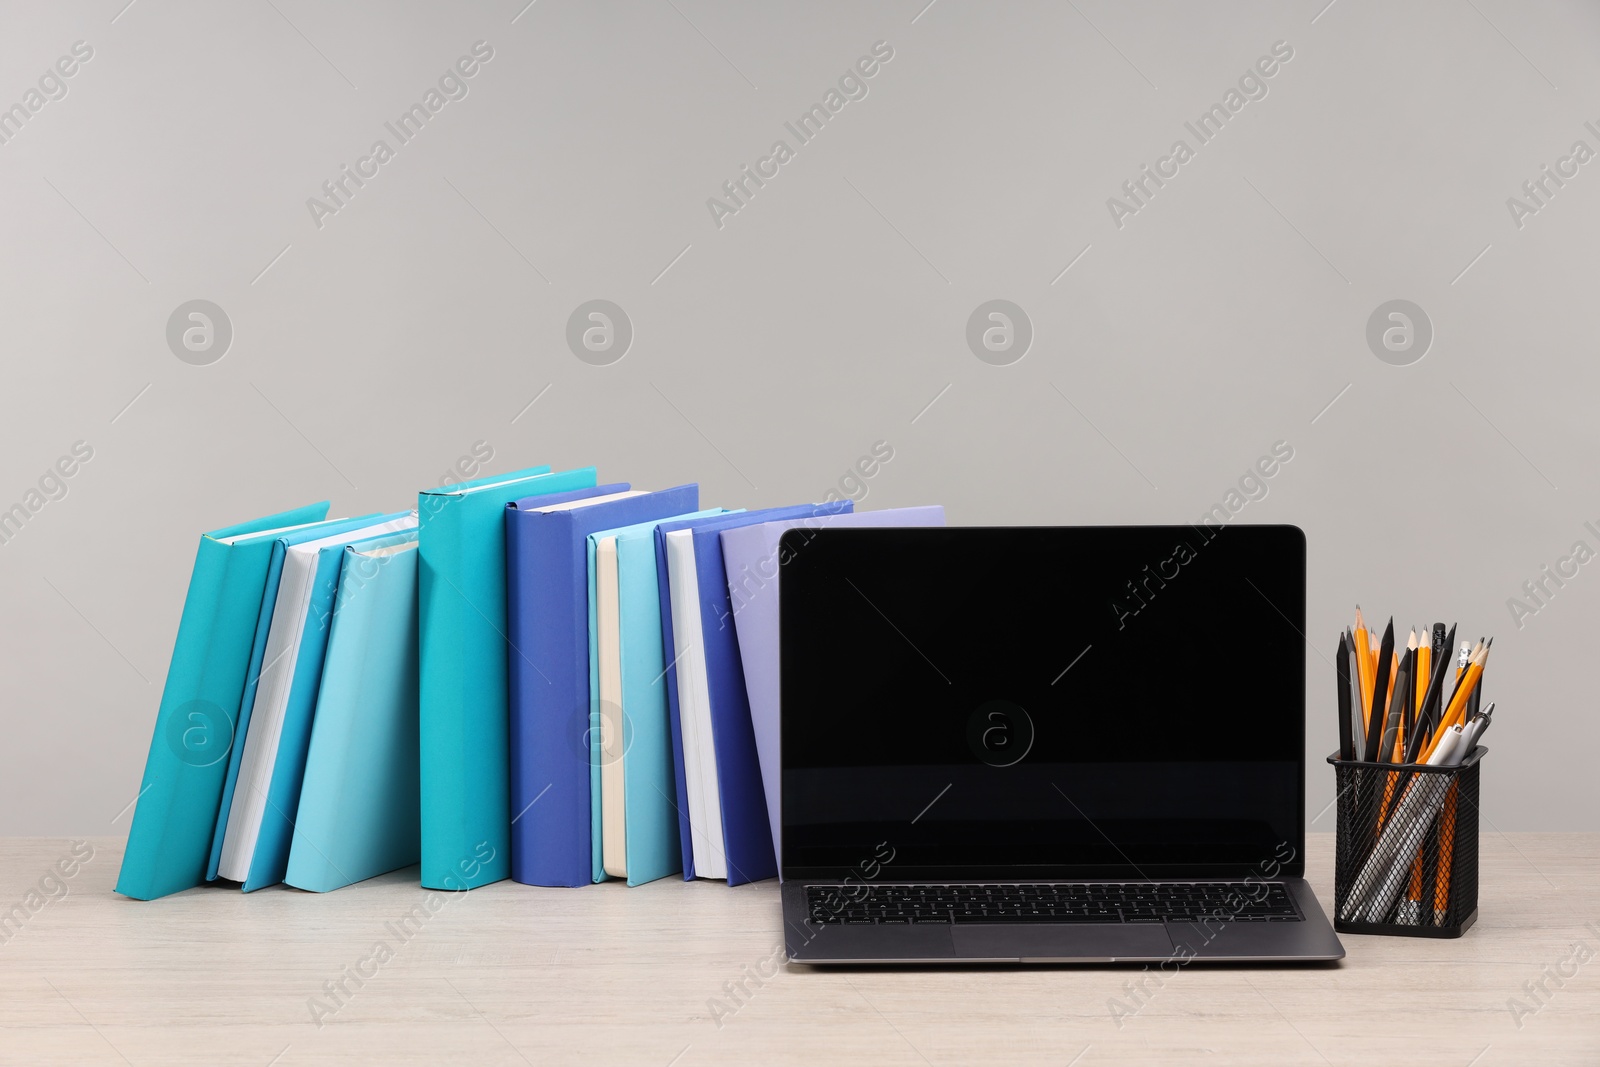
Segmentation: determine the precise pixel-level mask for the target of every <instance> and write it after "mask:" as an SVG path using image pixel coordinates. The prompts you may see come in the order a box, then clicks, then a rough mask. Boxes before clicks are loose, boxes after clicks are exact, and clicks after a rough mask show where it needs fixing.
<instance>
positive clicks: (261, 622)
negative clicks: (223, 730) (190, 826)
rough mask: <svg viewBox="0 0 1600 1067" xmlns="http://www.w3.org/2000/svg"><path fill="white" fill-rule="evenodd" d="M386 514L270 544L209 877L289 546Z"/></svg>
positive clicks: (329, 523) (286, 535) (310, 529)
mask: <svg viewBox="0 0 1600 1067" xmlns="http://www.w3.org/2000/svg"><path fill="white" fill-rule="evenodd" d="M382 518H383V516H381V515H379V514H377V513H376V512H374V513H372V514H369V515H358V516H356V517H355V518H350V519H328V520H326V521H325V522H317V523H312V524H310V525H307V526H301V527H298V528H296V529H293V530H283V531H276V533H277V534H278V536H277V537H275V538H274V539H273V540H272V541H271V542H270V543H269V544H268V545H266V546H264V547H265V549H266V551H267V552H268V553H269V556H268V562H267V564H266V568H267V570H266V584H265V585H264V587H263V588H262V591H261V592H260V593H259V594H257V598H256V599H257V601H258V604H259V607H258V612H257V615H256V623H255V641H254V643H253V644H252V646H251V649H250V669H249V670H248V671H247V672H246V673H245V679H244V696H243V697H242V698H241V699H240V700H239V704H238V709H239V710H238V712H237V714H236V715H235V717H234V722H235V723H236V724H237V725H236V727H235V729H234V732H233V734H234V736H233V749H232V750H231V751H230V752H229V753H228V762H227V764H226V767H227V773H226V774H225V776H224V777H223V780H222V802H221V803H220V804H218V805H217V814H216V816H215V817H214V818H213V819H212V822H214V823H215V824H216V825H215V826H214V827H213V828H212V833H211V858H210V860H209V862H208V863H207V865H206V880H207V881H211V882H214V881H216V880H217V868H218V866H219V865H220V864H221V863H222V838H223V836H224V835H225V832H226V830H227V827H228V813H229V812H230V811H232V810H233V793H234V789H235V787H236V786H237V784H238V781H239V763H240V761H241V760H242V759H243V758H244V746H245V739H246V738H247V737H248V736H249V735H250V713H251V711H252V710H253V709H254V708H255V701H256V690H257V688H258V687H259V686H260V683H261V672H262V669H263V668H264V667H265V666H266V655H267V635H268V633H269V632H270V631H271V629H272V613H273V611H274V609H275V608H276V607H277V603H278V584H279V582H280V581H281V580H282V578H283V561H284V558H285V556H286V555H287V553H288V551H289V546H290V545H299V544H304V543H305V542H307V541H315V540H316V539H318V538H321V537H329V536H331V535H333V534H337V533H344V532H345V531H347V530H359V529H361V528H362V527H364V526H371V525H372V524H373V523H374V522H377V521H379V520H380V519H382Z"/></svg>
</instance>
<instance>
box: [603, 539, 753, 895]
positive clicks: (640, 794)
mask: <svg viewBox="0 0 1600 1067" xmlns="http://www.w3.org/2000/svg"><path fill="white" fill-rule="evenodd" d="M725 514H728V511H727V509H726V508H710V509H708V510H705V511H696V512H690V513H687V514H683V515H673V516H670V517H668V518H664V519H660V520H655V521H651V522H642V523H637V524H635V525H632V526H624V527H620V528H618V529H615V530H602V531H600V532H598V533H594V534H590V535H589V538H588V545H587V549H588V557H589V720H590V723H591V724H594V723H598V724H599V729H594V728H591V729H590V731H589V746H590V753H589V754H590V759H589V800H590V803H589V811H590V835H591V842H592V845H593V857H594V880H595V881H596V882H600V881H604V880H605V879H606V877H607V876H610V877H613V878H625V879H627V882H628V884H629V885H642V884H643V883H645V882H651V881H654V880H655V879H657V878H664V877H666V876H667V875H669V874H675V873H677V872H679V871H681V870H682V869H683V860H682V850H681V848H680V846H679V842H678V813H677V809H676V807H675V805H674V804H673V799H672V798H673V797H674V796H675V795H676V787H675V784H674V782H673V776H672V740H671V732H670V729H669V725H668V715H667V682H666V671H667V664H666V656H665V653H664V646H663V643H662V637H661V594H660V589H659V586H658V584H657V576H656V556H655V529H656V527H657V526H658V525H659V524H660V523H662V522H675V521H678V520H682V519H701V518H710V517H711V516H714V515H725Z"/></svg>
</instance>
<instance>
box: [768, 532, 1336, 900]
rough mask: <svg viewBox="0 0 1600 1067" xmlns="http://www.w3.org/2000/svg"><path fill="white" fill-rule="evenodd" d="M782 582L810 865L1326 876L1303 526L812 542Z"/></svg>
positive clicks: (795, 870) (1020, 873)
mask: <svg viewBox="0 0 1600 1067" xmlns="http://www.w3.org/2000/svg"><path fill="white" fill-rule="evenodd" d="M780 574H781V579H780V580H781V593H780V603H781V609H782V616H781V627H782V653H781V664H780V666H781V677H782V727H781V730H782V749H783V755H782V763H783V781H782V798H783V866H784V870H785V872H786V875H787V874H796V875H803V876H807V877H810V876H822V875H832V876H838V877H843V876H844V875H845V874H847V873H848V872H850V871H852V870H858V869H860V868H862V867H863V866H864V865H865V866H870V865H871V864H872V862H873V861H874V859H875V858H876V859H877V860H882V859H883V858H884V857H885V856H892V857H893V858H892V860H891V861H890V863H889V864H888V865H887V867H888V873H883V874H878V875H876V876H877V877H880V878H881V877H893V878H912V879H914V878H947V877H952V876H961V877H1040V878H1044V877H1061V878H1070V877H1127V878H1133V877H1152V878H1153V877H1182V876H1186V875H1198V874H1205V875H1214V874H1235V875H1243V874H1246V873H1249V871H1251V870H1254V869H1259V868H1261V867H1262V866H1264V865H1268V864H1273V863H1274V862H1276V864H1278V865H1281V866H1282V868H1283V869H1284V870H1285V871H1286V872H1287V873H1290V874H1295V873H1299V872H1300V870H1301V869H1302V862H1301V853H1302V851H1303V840H1302V829H1303V821H1304V810H1303V804H1304V801H1303V776H1304V767H1303V753H1304V729H1305V696H1304V694H1305V639H1304V636H1303V631H1304V628H1305V541H1304V536H1303V534H1302V533H1301V532H1300V530H1299V529H1297V528H1295V527H1292V526H1235V527H1226V528H1221V529H1217V528H1211V527H1191V526H1171V527H1151V526H1141V527H1131V526H1130V527H1020V528H987V527H985V528H961V527H954V528H943V529H903V530H896V529H824V530H805V529H799V530H794V531H791V532H789V533H787V534H786V535H785V536H784V540H783V544H782V549H781V552H780ZM1286 856H1292V857H1293V858H1292V859H1291V860H1289V862H1288V863H1283V862H1282V861H1283V860H1284V858H1285V857H1286Z"/></svg>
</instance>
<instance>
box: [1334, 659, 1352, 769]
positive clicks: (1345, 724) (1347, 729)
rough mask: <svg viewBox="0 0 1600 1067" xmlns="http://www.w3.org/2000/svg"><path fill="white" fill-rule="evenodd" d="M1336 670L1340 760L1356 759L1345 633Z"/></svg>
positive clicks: (1335, 666) (1335, 663) (1336, 662)
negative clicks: (1352, 732) (1351, 721)
mask: <svg viewBox="0 0 1600 1067" xmlns="http://www.w3.org/2000/svg"><path fill="white" fill-rule="evenodd" d="M1334 669H1335V671H1336V672H1337V673H1338V676H1339V758H1340V759H1342V760H1349V759H1354V758H1355V754H1356V750H1355V740H1354V738H1353V737H1352V736H1351V731H1352V727H1351V723H1350V647H1349V646H1348V645H1346V644H1345V641H1344V634H1343V633H1340V634H1339V658H1338V659H1337V660H1335V661H1334Z"/></svg>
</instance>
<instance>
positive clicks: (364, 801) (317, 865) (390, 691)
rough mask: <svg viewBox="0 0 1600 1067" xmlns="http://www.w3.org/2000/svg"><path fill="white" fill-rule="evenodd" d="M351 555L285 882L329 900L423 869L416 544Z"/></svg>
mask: <svg viewBox="0 0 1600 1067" xmlns="http://www.w3.org/2000/svg"><path fill="white" fill-rule="evenodd" d="M397 536H398V537H399V538H401V539H400V540H397V541H395V542H394V543H390V544H381V543H380V544H379V545H378V546H376V547H374V546H370V545H366V544H363V545H350V546H347V547H346V548H345V549H344V550H343V560H342V563H341V566H340V573H339V587H338V595H337V599H336V600H335V601H334V605H333V619H332V623H331V627H330V630H329V634H328V655H327V660H326V662H325V664H324V666H323V668H322V686H321V689H320V690H319V691H318V694H317V714H316V719H315V721H314V722H313V723H312V727H311V744H310V748H309V750H308V751H307V753H306V769H305V779H304V782H303V784H302V785H301V787H300V805H299V814H298V816H297V817H296V819H295V825H294V840H293V843H292V844H291V847H290V850H289V866H288V870H287V872H286V873H285V875H284V879H283V880H284V881H285V882H286V883H288V884H289V885H292V886H294V887H295V888H296V889H305V890H309V891H311V892H314V893H326V892H328V891H330V890H333V889H339V888H341V887H343V886H347V885H350V884H352V883H354V882H359V881H362V880H364V879H367V878H373V877H376V876H377V875H380V874H385V873H387V872H389V871H393V870H397V869H399V868H401V867H407V866H410V865H411V864H413V863H416V862H418V861H419V859H420V858H421V855H422V829H421V815H422V809H421V791H420V787H419V784H418V756H419V749H418V747H417V537H416V534H415V533H412V534H403V535H397Z"/></svg>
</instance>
